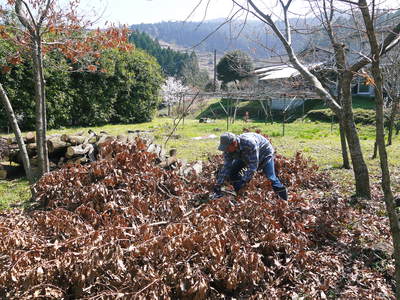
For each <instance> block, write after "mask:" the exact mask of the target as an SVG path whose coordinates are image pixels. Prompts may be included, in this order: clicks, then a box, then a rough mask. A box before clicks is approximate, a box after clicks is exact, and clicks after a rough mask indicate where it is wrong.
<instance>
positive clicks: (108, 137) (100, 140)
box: [96, 135, 115, 147]
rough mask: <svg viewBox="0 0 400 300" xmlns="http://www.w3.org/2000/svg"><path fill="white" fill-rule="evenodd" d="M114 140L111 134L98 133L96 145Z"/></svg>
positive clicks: (99, 145)
mask: <svg viewBox="0 0 400 300" xmlns="http://www.w3.org/2000/svg"><path fill="white" fill-rule="evenodd" d="M113 140H115V137H114V136H112V135H100V136H98V141H97V142H96V146H97V147H101V145H102V144H104V143H105V142H108V141H113Z"/></svg>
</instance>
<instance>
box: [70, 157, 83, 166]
mask: <svg viewBox="0 0 400 300" xmlns="http://www.w3.org/2000/svg"><path fill="white" fill-rule="evenodd" d="M88 161H89V159H88V158H87V157H76V158H72V159H69V160H67V161H66V164H74V165H80V164H83V163H86V162H88Z"/></svg>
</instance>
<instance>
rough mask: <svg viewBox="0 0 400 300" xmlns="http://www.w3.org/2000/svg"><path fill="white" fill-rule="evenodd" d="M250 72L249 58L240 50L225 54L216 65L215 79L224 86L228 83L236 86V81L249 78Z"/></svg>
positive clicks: (251, 67) (250, 63) (251, 69)
mask: <svg viewBox="0 0 400 300" xmlns="http://www.w3.org/2000/svg"><path fill="white" fill-rule="evenodd" d="M252 71H253V64H252V61H251V59H250V57H249V56H248V55H247V54H246V53H244V52H242V51H240V50H234V51H230V52H227V53H226V54H225V55H224V56H223V57H222V58H221V60H220V61H219V62H218V64H217V78H218V80H221V81H222V83H223V84H224V85H226V84H227V83H229V82H234V83H235V84H237V83H238V81H241V80H242V79H244V78H248V77H250V76H251V72H252Z"/></svg>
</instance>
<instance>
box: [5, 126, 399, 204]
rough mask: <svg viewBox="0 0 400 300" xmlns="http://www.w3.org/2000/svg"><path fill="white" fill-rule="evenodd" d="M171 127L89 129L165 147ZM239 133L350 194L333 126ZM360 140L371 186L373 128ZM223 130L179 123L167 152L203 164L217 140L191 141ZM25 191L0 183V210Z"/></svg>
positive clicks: (393, 158) (394, 156) (394, 158)
mask: <svg viewBox="0 0 400 300" xmlns="http://www.w3.org/2000/svg"><path fill="white" fill-rule="evenodd" d="M173 127H174V125H173V120H172V119H170V118H156V119H155V120H154V121H153V122H150V123H143V124H132V125H107V126H102V127H91V128H90V129H92V130H94V131H95V132H99V131H101V130H103V131H106V132H108V133H109V134H112V135H118V134H124V133H126V132H127V130H135V129H138V130H152V131H153V132H152V134H153V135H154V136H155V138H156V142H157V143H159V144H162V145H164V143H165V141H166V138H167V136H168V135H169V134H170V133H171V132H172V129H173ZM243 128H251V129H253V130H255V129H260V130H261V131H262V132H263V133H265V134H267V135H268V136H270V138H271V140H272V143H273V145H274V146H275V148H276V150H277V152H278V153H281V154H283V155H285V156H287V157H292V156H293V155H294V154H295V153H296V152H298V151H300V152H302V153H303V154H304V156H305V157H309V158H310V159H312V160H314V161H315V162H316V163H317V164H318V165H319V166H320V168H321V169H322V170H326V171H328V172H329V173H330V174H331V175H332V176H333V177H334V178H335V180H337V181H338V182H340V183H341V184H342V187H343V189H342V192H345V193H346V192H348V193H349V194H351V193H352V192H353V171H352V170H343V169H340V168H339V167H340V166H341V150H340V149H341V148H340V139H339V131H338V125H337V124H333V125H331V124H330V123H323V122H310V121H305V122H301V121H297V122H294V123H289V124H286V125H285V135H283V127H282V124H279V123H275V124H272V125H271V124H269V123H267V124H265V123H262V122H252V123H245V122H243V121H242V120H239V121H236V122H235V124H230V125H229V131H232V132H234V133H241V132H242V131H243ZM88 129H89V128H69V129H63V130H51V131H50V132H49V134H52V133H74V132H79V131H85V132H86V131H87V130H88ZM358 129H359V135H360V140H361V143H362V148H363V151H364V157H365V159H366V161H367V164H368V165H369V168H370V173H371V181H372V182H373V183H379V180H380V168H379V159H375V160H372V159H370V157H371V156H372V152H373V145H374V139H375V137H374V135H375V128H374V127H373V126H367V125H359V126H358ZM224 131H227V124H226V121H225V120H216V122H215V123H199V122H198V120H195V119H186V120H185V122H184V124H179V126H178V127H177V130H176V132H174V135H173V137H172V138H171V139H170V140H169V141H168V143H167V144H166V150H169V149H171V148H177V149H178V154H177V155H178V157H179V158H181V159H185V160H187V161H194V160H205V159H206V158H207V157H208V155H209V154H215V153H218V151H217V145H218V138H214V139H202V140H196V139H193V138H195V137H199V136H209V135H212V134H214V135H216V136H217V137H219V135H220V134H221V133H222V132H224ZM399 144H400V142H399V138H398V137H395V138H394V144H393V145H392V146H390V147H388V155H389V163H390V167H391V170H392V184H393V189H394V191H395V192H399V191H400V182H399V178H400V175H399V174H400V172H399V171H397V169H398V165H399V162H400V152H399V151H398V150H397V149H398V148H399ZM29 196H30V195H29V188H28V186H27V182H26V181H24V180H13V181H1V182H0V205H1V207H2V208H4V207H7V206H8V205H9V204H11V203H17V202H23V201H25V200H27V199H29Z"/></svg>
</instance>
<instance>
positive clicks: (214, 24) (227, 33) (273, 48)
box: [131, 19, 315, 59]
mask: <svg viewBox="0 0 400 300" xmlns="http://www.w3.org/2000/svg"><path fill="white" fill-rule="evenodd" d="M223 21H224V20H220V19H218V20H212V21H205V22H203V23H200V22H185V23H184V22H171V21H170V22H160V23H153V24H135V25H132V26H131V28H132V29H135V30H139V31H142V32H146V33H148V34H149V35H150V36H152V37H153V38H154V39H157V40H159V41H160V44H162V42H165V43H168V44H170V45H175V46H176V47H178V48H179V47H183V48H189V49H193V50H195V51H196V52H208V53H210V52H213V51H214V50H217V52H218V53H219V54H220V55H223V53H224V52H226V51H230V50H236V49H239V50H242V51H244V52H246V53H248V54H249V55H250V56H251V57H253V58H256V59H262V58H268V57H270V56H275V55H277V54H283V53H284V49H283V48H282V46H281V44H280V42H279V41H278V40H277V38H276V37H275V35H273V34H271V33H270V32H269V33H268V31H267V29H266V27H265V25H264V24H263V23H261V22H259V21H248V22H247V23H246V25H245V26H243V24H240V23H239V22H231V23H228V24H224V25H222V26H221V24H222V23H223ZM313 22H315V21H314V20H313V19H305V20H303V21H301V23H302V24H298V25H299V26H302V25H304V26H307V25H309V24H312V23H313ZM297 23H299V21H298V20H297ZM219 26H221V28H219V29H218V30H216V29H217V28H218V27H219ZM312 38H314V36H311V35H303V34H294V35H293V41H295V43H294V48H295V49H296V50H301V49H304V48H305V47H306V45H307V44H308V43H310V40H311V39H312ZM161 41H162V42H161ZM265 45H267V47H268V48H265Z"/></svg>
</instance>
